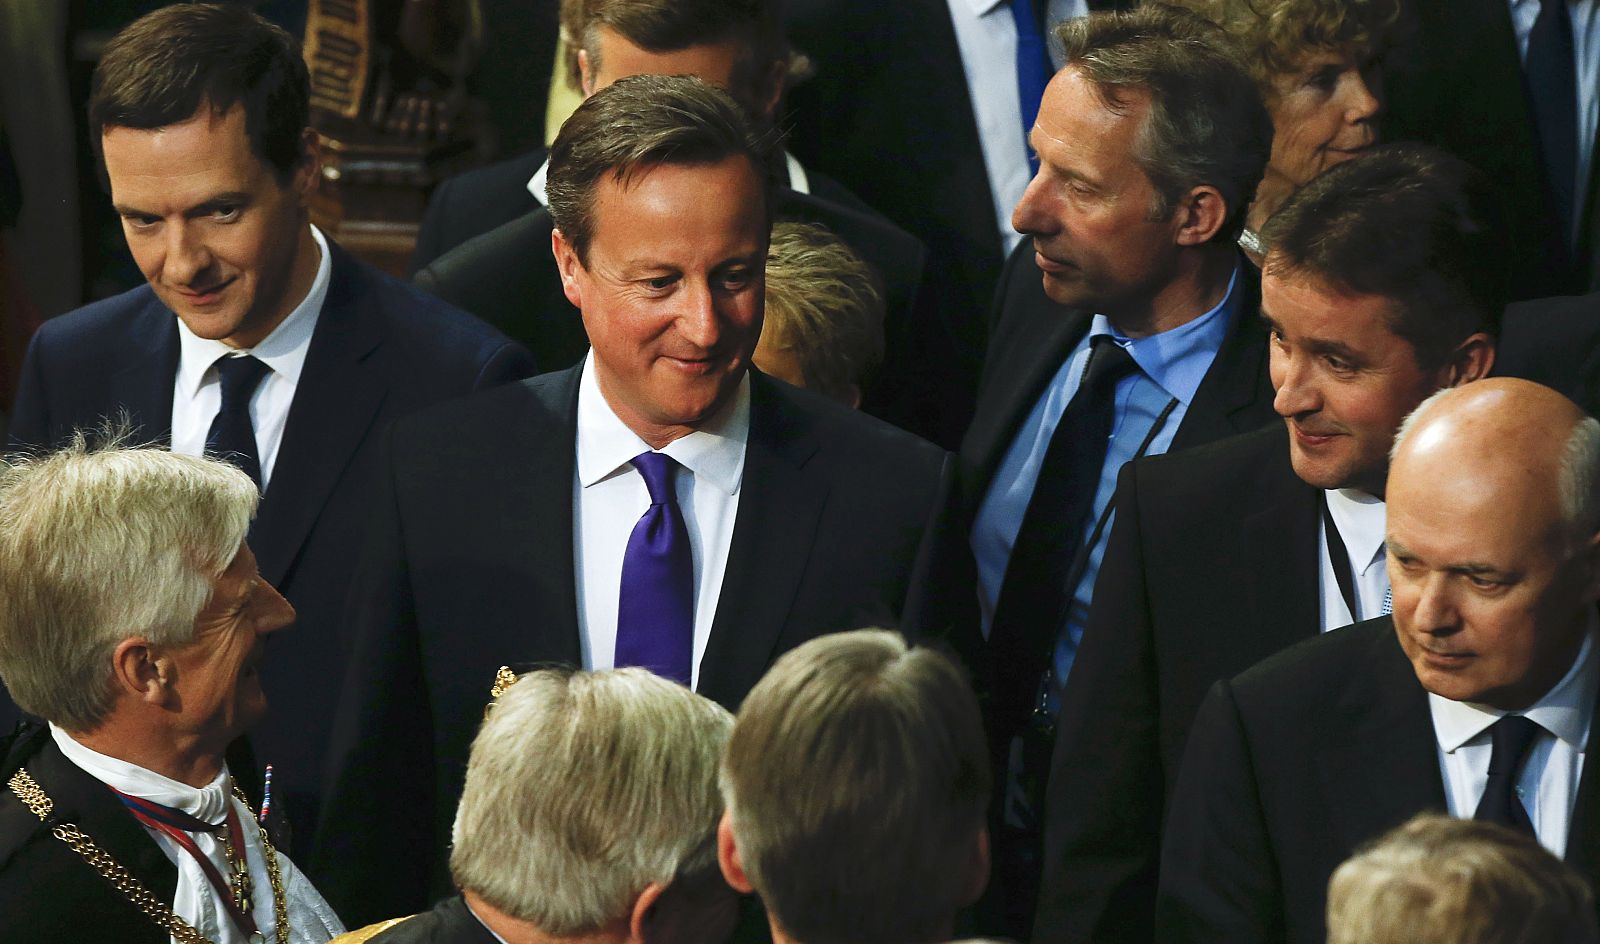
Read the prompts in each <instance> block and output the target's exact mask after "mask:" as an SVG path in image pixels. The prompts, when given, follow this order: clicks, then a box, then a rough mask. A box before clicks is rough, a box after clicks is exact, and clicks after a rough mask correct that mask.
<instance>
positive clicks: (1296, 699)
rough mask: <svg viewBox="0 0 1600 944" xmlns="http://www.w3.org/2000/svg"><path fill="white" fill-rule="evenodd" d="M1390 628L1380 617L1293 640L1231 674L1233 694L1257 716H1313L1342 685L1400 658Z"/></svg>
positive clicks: (1365, 680) (1359, 681) (1368, 678)
mask: <svg viewBox="0 0 1600 944" xmlns="http://www.w3.org/2000/svg"><path fill="white" fill-rule="evenodd" d="M1394 633H1395V631H1394V622H1393V621H1392V620H1391V619H1390V618H1389V617H1386V616H1385V617H1379V618H1377V619H1370V620H1367V621H1365V622H1361V623H1356V624H1355V625H1353V626H1346V627H1343V628H1341V629H1335V630H1330V631H1329V632H1325V633H1321V634H1319V635H1317V636H1315V637H1313V638H1311V639H1307V640H1305V641H1303V642H1299V643H1296V644H1295V645H1293V646H1290V647H1289V648H1287V649H1285V650H1283V651H1282V652H1279V653H1277V654H1275V655H1272V656H1269V657H1268V658H1266V659H1263V660H1262V661H1260V662H1258V663H1256V664H1255V665H1254V666H1251V667H1250V668H1249V669H1246V670H1245V671H1244V672H1241V673H1240V674H1239V675H1237V676H1236V677H1234V679H1233V682H1232V687H1233V693H1234V699H1235V701H1236V702H1237V703H1238V704H1239V705H1240V707H1241V710H1244V711H1246V712H1251V713H1256V714H1258V715H1261V716H1281V717H1288V718H1292V717H1295V716H1301V717H1315V716H1317V715H1318V714H1320V713H1321V712H1322V711H1323V710H1324V709H1325V708H1326V707H1327V706H1328V705H1331V704H1332V703H1333V702H1334V701H1335V700H1336V699H1338V698H1339V697H1340V696H1341V694H1342V693H1343V692H1344V691H1345V690H1346V689H1347V687H1348V686H1350V685H1365V684H1372V682H1373V680H1374V679H1375V678H1376V677H1377V675H1378V673H1377V672H1376V671H1375V666H1377V665H1378V664H1379V663H1380V662H1381V661H1383V660H1389V659H1392V658H1396V657H1398V658H1401V659H1403V658H1404V655H1402V654H1399V646H1398V644H1396V643H1394V638H1395V635H1394Z"/></svg>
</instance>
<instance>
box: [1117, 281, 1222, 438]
mask: <svg viewBox="0 0 1600 944" xmlns="http://www.w3.org/2000/svg"><path fill="white" fill-rule="evenodd" d="M1238 285H1239V263H1237V262H1235V263H1234V266H1233V275H1232V276H1230V277H1229V278H1228V291H1227V292H1226V293H1224V294H1223V296H1222V301H1220V302H1218V303H1217V304H1216V307H1214V308H1212V309H1211V310H1210V311H1208V312H1206V313H1205V314H1203V315H1201V316H1200V317H1198V318H1196V319H1194V320H1193V321H1186V322H1184V323H1183V324H1181V325H1179V326H1178V327H1176V328H1172V329H1170V330H1168V331H1162V332H1161V333H1159V334H1152V335H1149V336H1148V337H1143V338H1128V337H1124V336H1122V335H1120V334H1118V333H1117V332H1116V330H1115V329H1113V328H1112V327H1111V321H1110V319H1108V318H1106V316H1105V315H1095V316H1094V319H1093V321H1092V322H1090V325H1089V338H1090V340H1091V343H1092V341H1093V339H1094V338H1095V337H1096V336H1098V335H1107V336H1109V337H1110V338H1111V340H1113V341H1115V342H1116V343H1117V345H1118V346H1119V347H1121V348H1122V349H1123V350H1125V351H1127V352H1128V354H1129V355H1130V356H1131V357H1132V358H1133V360H1134V363H1136V364H1138V365H1139V369H1140V370H1141V371H1143V372H1144V375H1145V376H1146V377H1149V378H1150V379H1151V380H1153V381H1155V382H1156V384H1157V385H1158V386H1160V387H1161V389H1163V390H1165V391H1166V392H1167V396H1169V397H1173V398H1175V399H1176V400H1178V401H1179V402H1180V403H1182V404H1183V405H1184V406H1185V407H1187V406H1188V405H1189V402H1190V401H1191V400H1193V399H1194V394H1195V391H1196V390H1198V389H1200V382H1201V381H1202V380H1204V379H1205V376H1206V371H1208V370H1210V369H1211V362H1212V360H1214V359H1215V357H1216V354H1217V351H1218V350H1220V349H1221V348H1222V342H1223V340H1224V339H1226V338H1227V336H1228V332H1229V330H1231V329H1232V328H1233V322H1234V320H1235V319H1236V318H1237V317H1238V314H1239V311H1238V309H1239V302H1238V297H1237V295H1238V293H1237V288H1238Z"/></svg>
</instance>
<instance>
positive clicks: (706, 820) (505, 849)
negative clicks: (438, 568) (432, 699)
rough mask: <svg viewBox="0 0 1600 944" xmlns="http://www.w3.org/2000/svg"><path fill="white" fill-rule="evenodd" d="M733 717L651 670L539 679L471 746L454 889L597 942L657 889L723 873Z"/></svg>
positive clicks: (549, 674) (565, 672) (497, 713)
mask: <svg viewBox="0 0 1600 944" xmlns="http://www.w3.org/2000/svg"><path fill="white" fill-rule="evenodd" d="M732 727H733V716H732V715H731V714H729V713H728V712H727V710H726V709H724V708H722V707H721V706H719V705H717V704H716V703H715V702H712V701H710V700H709V699H706V698H703V697H701V696H699V695H696V694H695V693H694V692H691V691H689V690H688V689H686V688H684V687H683V686H681V685H678V684H676V683H674V682H669V681H667V680H666V679H662V678H659V677H657V676H655V675H652V674H650V673H649V672H647V671H645V670H644V669H638V668H629V669H614V670H610V671H605V672H576V671H573V670H570V669H542V670H539V671H537V672H530V673H529V674H527V675H524V676H523V677H522V678H521V679H519V680H518V681H517V682H516V684H514V685H512V686H511V687H510V688H509V689H507V690H506V692H505V693H504V694H502V695H501V696H500V698H499V700H498V701H496V702H495V704H494V709H493V710H492V711H491V712H490V713H489V717H488V719H487V720H485V721H484V723H483V727H482V728H481V729H480V730H479V732H478V736H477V738H476V739H475V740H474V741H473V742H472V755H471V759H470V760H469V761H468V764H467V779H466V786H465V788H464V790H463V791H462V794H461V805H460V807H459V808H458V809H457V811H456V820H455V826H454V829H453V830H452V834H451V838H452V843H453V849H452V850H451V853H450V873H451V875H452V877H453V878H454V879H455V882H456V884H457V885H459V886H460V887H461V888H463V889H470V890H471V891H473V892H475V893H476V894H478V895H481V896H482V897H483V899H484V900H485V901H487V902H488V903H489V904H491V905H493V906H494V907H495V908H498V909H499V910H501V911H503V912H505V913H506V914H508V915H510V916H512V917H514V918H517V919H519V920H522V921H528V922H531V923H532V924H534V925H535V926H537V927H538V928H539V929H540V930H542V931H544V932H545V933H547V934H553V935H558V936H561V935H573V934H580V933H584V932H587V931H593V930H595V929H597V928H599V927H601V926H602V925H604V924H606V923H608V922H610V921H613V920H615V919H616V918H618V917H619V916H621V915H624V914H626V913H627V909H628V908H629V907H630V906H631V905H632V903H633V901H634V900H635V899H636V898H637V897H638V895H639V893H640V892H642V891H644V889H645V886H647V885H649V884H650V883H652V882H660V883H662V884H667V883H670V882H672V881H674V880H675V879H677V878H679V877H684V878H693V877H696V876H699V875H703V874H706V873H709V872H711V871H713V870H715V869H716V867H717V859H716V845H715V836H716V828H717V822H718V820H719V819H720V818H721V815H722V804H721V799H720V797H719V796H718V794H717V782H716V781H717V760H718V758H719V757H720V756H721V753H722V747H723V745H724V743H726V741H727V738H728V732H729V731H730V730H731V729H732Z"/></svg>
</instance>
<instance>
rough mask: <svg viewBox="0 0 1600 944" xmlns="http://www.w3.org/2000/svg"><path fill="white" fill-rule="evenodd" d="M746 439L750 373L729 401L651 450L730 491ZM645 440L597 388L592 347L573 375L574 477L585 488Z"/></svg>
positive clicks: (735, 487)
mask: <svg viewBox="0 0 1600 944" xmlns="http://www.w3.org/2000/svg"><path fill="white" fill-rule="evenodd" d="M749 439H750V374H749V372H746V373H745V375H744V377H742V378H741V379H740V380H739V390H738V392H737V393H735V394H734V397H733V399H732V401H731V402H729V403H728V404H727V405H725V406H724V407H723V408H722V409H721V410H720V411H719V412H718V413H717V414H716V415H715V416H713V417H711V418H710V419H709V420H707V421H706V422H704V423H702V424H701V425H700V428H698V429H696V430H695V431H694V432H692V433H690V434H689V435H687V436H683V437H680V438H678V439H674V440H673V441H672V442H670V443H668V444H667V445H666V446H665V447H664V448H662V449H659V450H656V451H658V452H661V453H664V454H666V455H669V456H671V457H672V458H673V459H675V460H677V461H678V463H679V464H680V465H683V466H684V467H686V468H688V469H689V471H691V472H693V473H694V477H695V479H696V480H697V481H698V480H701V479H704V480H705V481H707V482H710V483H712V484H714V485H716V486H717V487H718V488H720V489H722V490H723V491H725V492H727V493H728V494H729V495H733V494H735V493H737V492H738V491H739V483H740V482H741V481H742V480H743V478H744V449H745V444H746V443H747V442H748V441H749ZM649 451H651V450H650V445H649V444H648V443H646V442H645V441H644V440H643V439H640V438H639V434H638V433H635V432H634V431H633V430H631V429H629V428H628V426H627V424H625V423H623V422H622V420H621V419H620V418H618V417H617V414H616V412H615V411H614V410H612V409H611V404H609V403H607V402H606V398H605V396H604V395H603V394H601V392H600V383H599V381H598V380H596V379H595V369H594V352H593V351H592V350H591V351H590V352H589V354H588V356H586V357H585V358H584V360H583V375H582V377H581V378H580V379H579V381H578V482H579V484H581V485H582V486H583V487H584V488H588V487H589V486H591V485H594V484H596V483H598V482H602V481H604V480H606V479H608V478H610V477H611V476H613V475H615V474H617V473H618V472H620V471H623V470H624V469H625V468H627V467H628V466H629V463H630V462H631V461H632V459H633V457H634V456H637V455H638V454H640V453H641V452H649Z"/></svg>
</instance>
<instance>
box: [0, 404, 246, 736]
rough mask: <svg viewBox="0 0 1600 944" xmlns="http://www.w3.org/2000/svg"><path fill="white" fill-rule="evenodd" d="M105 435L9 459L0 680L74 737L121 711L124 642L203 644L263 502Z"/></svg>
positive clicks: (226, 474) (0, 564)
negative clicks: (221, 587)
mask: <svg viewBox="0 0 1600 944" xmlns="http://www.w3.org/2000/svg"><path fill="white" fill-rule="evenodd" d="M103 436H104V442H103V444H102V445H91V444H90V436H89V435H87V434H85V433H82V432H80V433H78V434H77V435H76V436H75V437H74V438H73V440H72V442H71V443H70V444H69V445H68V446H67V447H66V448H64V449H62V450H60V451H58V452H54V453H48V454H44V455H38V456H13V457H10V458H8V459H7V460H5V461H4V462H0V679H3V680H4V682H5V685H6V688H7V689H8V690H9V691H10V692H11V697H12V698H13V699H14V700H15V701H16V703H17V705H18V706H20V707H21V708H22V709H23V710H25V711H28V712H31V713H33V714H36V715H38V716H40V717H42V718H45V719H46V720H49V721H53V722H55V723H56V724H59V725H60V726H61V727H63V728H65V729H66V730H68V731H73V732H83V731H90V730H93V729H94V728H95V727H96V726H98V725H99V724H100V722H101V721H102V720H104V717H105V714H106V712H107V711H109V710H110V708H111V705H112V701H113V696H114V691H115V689H114V685H113V676H112V665H111V656H112V653H113V652H114V651H115V649H116V647H117V644H118V643H120V642H122V641H123V640H124V639H128V638H130V637H143V638H144V639H147V640H149V641H150V642H151V643H153V644H156V645H161V646H175V645H181V644H183V643H185V642H188V641H189V640H190V639H192V638H193V637H194V621H195V618H196V617H197V616H198V615H199V613H200V611H201V609H203V608H204V607H205V605H206V603H207V602H208V601H209V600H210V599H211V593H212V589H213V583H214V581H215V580H216V578H217V576H218V575H220V574H221V573H222V572H223V571H224V570H226V569H227V567H228V565H229V563H231V562H232V560H233V558H234V557H235V556H236V555H237V554H238V552H239V548H240V547H241V546H242V545H243V544H244V539H245V534H246V533H247V532H248V530H249V528H250V519H251V518H252V517H253V516H254V515H255V510H256V503H257V501H258V500H259V494H258V493H257V491H256V486H255V483H253V482H251V481H250V478H249V476H247V475H245V474H244V473H243V472H240V471H239V470H238V469H236V468H234V467H233V466H231V465H228V464H227V463H225V462H219V461H217V460H214V459H204V458H200V457H196V456H184V455H177V454H175V453H172V452H169V451H167V450H165V449H159V448H148V447H144V448H141V447H129V446H128V445H127V444H126V443H127V435H126V432H125V431H119V430H116V429H111V428H108V429H107V430H105V431H104V433H103Z"/></svg>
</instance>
